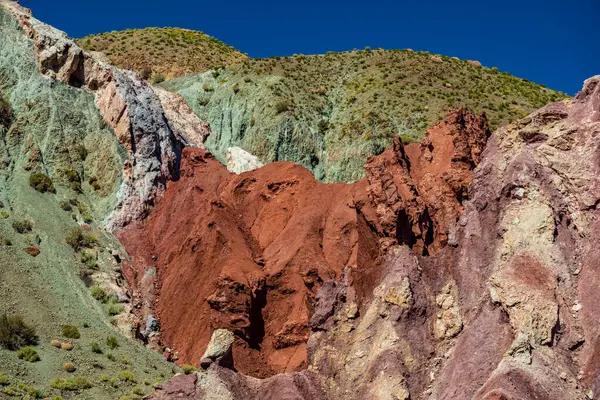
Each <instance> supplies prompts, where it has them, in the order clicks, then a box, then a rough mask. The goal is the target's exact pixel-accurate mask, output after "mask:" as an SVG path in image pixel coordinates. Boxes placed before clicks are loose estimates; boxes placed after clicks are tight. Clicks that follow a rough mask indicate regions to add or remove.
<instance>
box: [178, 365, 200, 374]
mask: <svg viewBox="0 0 600 400" xmlns="http://www.w3.org/2000/svg"><path fill="white" fill-rule="evenodd" d="M181 369H182V370H183V373H184V374H186V375H189V374H191V373H192V372H197V371H198V368H196V367H194V366H193V365H192V364H183V365H182V366H181Z"/></svg>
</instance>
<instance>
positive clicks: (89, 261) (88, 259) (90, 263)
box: [81, 251, 98, 269]
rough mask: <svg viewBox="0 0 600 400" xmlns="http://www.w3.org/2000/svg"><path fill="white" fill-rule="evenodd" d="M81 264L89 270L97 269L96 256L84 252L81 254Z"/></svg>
mask: <svg viewBox="0 0 600 400" xmlns="http://www.w3.org/2000/svg"><path fill="white" fill-rule="evenodd" d="M81 262H82V263H84V264H85V265H86V266H87V267H88V268H89V269H98V263H97V262H96V256H95V255H94V254H93V253H92V252H89V251H84V252H83V254H81Z"/></svg>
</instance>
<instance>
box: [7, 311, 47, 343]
mask: <svg viewBox="0 0 600 400" xmlns="http://www.w3.org/2000/svg"><path fill="white" fill-rule="evenodd" d="M37 342H38V337H37V335H36V334H35V329H34V328H32V327H31V326H29V325H27V324H26V323H25V322H24V321H23V318H21V317H20V316H18V315H13V316H10V317H9V316H7V315H6V314H4V315H2V316H1V317H0V346H2V347H4V348H5V349H9V350H17V349H18V348H20V347H23V346H28V345H35V344H37Z"/></svg>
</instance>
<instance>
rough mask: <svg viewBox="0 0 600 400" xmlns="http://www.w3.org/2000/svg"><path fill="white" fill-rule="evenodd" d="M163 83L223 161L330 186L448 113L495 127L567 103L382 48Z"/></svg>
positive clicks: (465, 65) (444, 60) (254, 63)
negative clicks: (199, 123) (294, 172)
mask: <svg viewBox="0 0 600 400" xmlns="http://www.w3.org/2000/svg"><path fill="white" fill-rule="evenodd" d="M162 86H163V87H164V88H167V89H169V90H172V91H175V92H177V93H179V94H181V95H183V97H184V98H185V99H186V100H187V102H188V104H189V105H190V106H191V107H192V108H193V109H194V110H195V112H196V113H197V114H198V116H199V117H200V118H201V119H203V120H205V121H208V122H209V123H210V124H211V127H212V132H213V133H212V135H211V136H210V137H209V139H208V141H207V147H208V148H209V149H210V150H211V151H212V152H214V153H215V155H216V156H217V157H218V158H219V159H220V160H221V161H222V162H224V161H225V155H224V154H225V151H226V149H227V148H228V147H230V146H240V147H242V148H244V149H245V150H247V151H249V152H250V153H252V154H254V155H256V156H258V157H259V158H260V159H261V161H262V162H269V161H276V160H287V161H293V162H296V163H299V164H301V165H303V166H305V167H306V168H308V169H310V170H311V171H312V172H313V173H314V174H315V175H316V177H317V179H319V180H322V181H325V182H336V181H345V182H351V181H355V180H356V179H359V178H361V177H362V176H363V169H362V165H363V164H364V163H365V161H366V159H367V157H368V156H370V155H373V154H379V153H381V152H382V151H383V150H384V149H385V148H387V147H388V146H389V145H390V144H391V141H392V138H393V137H394V136H398V135H400V136H402V138H403V140H404V141H405V142H413V141H416V140H418V139H419V138H420V137H421V136H422V134H423V132H424V130H425V129H426V128H427V127H428V126H431V125H433V124H434V123H436V122H438V121H440V120H441V119H442V118H443V116H444V115H445V114H446V113H447V112H448V111H449V110H450V109H454V108H458V107H466V108H468V109H471V110H473V111H474V112H476V113H481V112H485V113H486V114H487V117H488V120H489V121H490V127H491V128H492V129H495V128H498V127H500V126H503V125H506V124H508V123H510V122H512V121H514V120H516V119H518V118H521V117H523V116H525V115H527V114H528V113H530V112H531V111H533V110H535V109H537V108H539V107H541V106H543V105H545V104H547V103H550V102H553V101H557V100H561V99H564V98H566V97H567V96H566V95H564V94H562V93H559V92H556V91H553V90H550V89H547V88H544V87H542V86H540V85H537V84H535V83H532V82H529V81H527V80H523V79H519V78H516V77H514V76H511V75H509V74H507V73H502V72H499V71H498V70H497V69H495V68H492V69H490V68H485V67H481V66H480V65H479V64H478V63H477V62H473V61H462V60H458V59H455V58H449V57H444V56H438V55H433V54H429V53H424V52H413V51H410V50H403V51H400V50H397V51H396V50H394V51H387V50H379V49H378V50H370V49H366V50H361V51H352V52H346V53H327V54H324V55H313V56H304V55H297V56H293V57H274V58H269V59H250V60H247V61H245V62H242V63H237V64H234V65H230V66H228V67H225V68H221V69H217V70H215V71H209V72H205V73H201V74H197V75H194V76H186V77H182V78H177V79H173V80H169V81H167V82H165V83H163V84H162Z"/></svg>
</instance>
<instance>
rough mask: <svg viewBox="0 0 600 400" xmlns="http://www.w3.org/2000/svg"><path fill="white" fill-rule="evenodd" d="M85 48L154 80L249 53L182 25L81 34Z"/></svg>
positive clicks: (242, 56) (225, 62)
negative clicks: (153, 75)
mask: <svg viewBox="0 0 600 400" xmlns="http://www.w3.org/2000/svg"><path fill="white" fill-rule="evenodd" d="M77 43H78V44H79V45H80V46H81V47H83V48H84V49H86V50H91V51H100V52H103V53H104V54H106V55H107V56H108V57H109V59H110V61H111V63H112V64H114V65H115V66H117V67H119V68H124V69H130V70H133V71H136V72H137V73H139V74H140V75H142V76H144V77H150V74H151V72H152V71H154V72H155V80H159V79H160V76H162V77H163V78H167V79H169V78H173V77H177V76H182V75H184V74H190V73H195V72H202V71H206V70H208V69H213V68H216V67H219V66H223V65H227V64H231V63H235V62H239V61H244V60H246V59H247V58H248V57H247V56H246V55H244V54H242V53H240V52H239V51H237V50H236V49H234V48H233V47H231V46H228V45H226V44H225V43H223V42H220V41H218V40H216V39H215V38H213V37H211V36H209V35H206V34H204V33H202V32H197V31H192V30H189V29H181V28H146V29H128V30H125V31H118V32H108V33H102V34H99V35H90V36H86V37H84V38H81V39H79V40H78V41H77Z"/></svg>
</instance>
